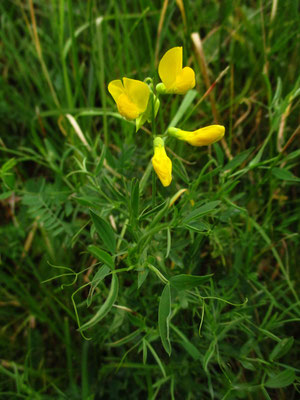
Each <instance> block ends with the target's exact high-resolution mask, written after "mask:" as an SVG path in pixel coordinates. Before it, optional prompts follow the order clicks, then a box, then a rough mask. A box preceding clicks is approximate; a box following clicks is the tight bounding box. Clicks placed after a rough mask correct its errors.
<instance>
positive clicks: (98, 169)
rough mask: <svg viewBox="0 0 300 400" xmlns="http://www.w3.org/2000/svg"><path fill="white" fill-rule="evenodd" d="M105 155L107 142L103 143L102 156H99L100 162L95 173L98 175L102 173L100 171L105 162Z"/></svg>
mask: <svg viewBox="0 0 300 400" xmlns="http://www.w3.org/2000/svg"><path fill="white" fill-rule="evenodd" d="M105 156H106V146H105V144H103V145H102V151H101V154H100V158H99V162H98V165H97V167H96V169H95V175H96V176H97V175H99V173H100V171H101V169H102V165H103V163H104V159H105Z"/></svg>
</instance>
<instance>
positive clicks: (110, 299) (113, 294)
mask: <svg viewBox="0 0 300 400" xmlns="http://www.w3.org/2000/svg"><path fill="white" fill-rule="evenodd" d="M118 290H119V281H118V276H117V274H113V275H112V280H111V286H110V290H109V294H108V296H107V298H106V300H105V302H104V303H103V304H102V306H101V307H100V308H99V310H98V311H97V312H96V314H95V315H94V316H93V317H92V318H91V319H90V320H89V321H88V322H86V323H85V324H83V325H81V327H80V328H79V329H78V330H79V331H80V332H83V331H85V330H87V329H89V328H91V327H92V326H94V325H96V324H97V323H98V322H99V321H101V320H102V319H103V318H104V317H105V316H106V315H107V314H108V313H109V311H110V310H111V308H112V306H113V305H114V302H115V301H116V299H117V297H118Z"/></svg>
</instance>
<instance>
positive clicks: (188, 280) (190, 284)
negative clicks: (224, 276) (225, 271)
mask: <svg viewBox="0 0 300 400" xmlns="http://www.w3.org/2000/svg"><path fill="white" fill-rule="evenodd" d="M212 275H213V274H210V275H203V276H197V275H186V274H181V275H176V276H172V278H171V279H170V284H171V286H172V287H173V288H175V289H177V290H179V291H180V290H190V289H193V288H194V287H197V286H199V285H200V284H202V283H203V282H207V281H208V280H209V279H210V278H211V277H212Z"/></svg>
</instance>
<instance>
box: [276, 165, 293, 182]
mask: <svg viewBox="0 0 300 400" xmlns="http://www.w3.org/2000/svg"><path fill="white" fill-rule="evenodd" d="M272 175H274V176H275V177H276V178H277V179H281V180H283V181H290V182H300V178H298V177H297V176H295V175H294V174H292V173H291V172H290V171H288V170H287V169H284V168H273V169H272Z"/></svg>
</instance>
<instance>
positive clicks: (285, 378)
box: [265, 369, 295, 389]
mask: <svg viewBox="0 0 300 400" xmlns="http://www.w3.org/2000/svg"><path fill="white" fill-rule="evenodd" d="M294 380H295V371H293V370H290V369H286V370H284V371H282V372H279V374H276V375H273V376H272V377H271V378H269V379H268V380H267V382H265V386H267V387H269V388H272V389H277V388H282V387H286V386H289V385H291V384H292V383H293V382H294Z"/></svg>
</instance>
